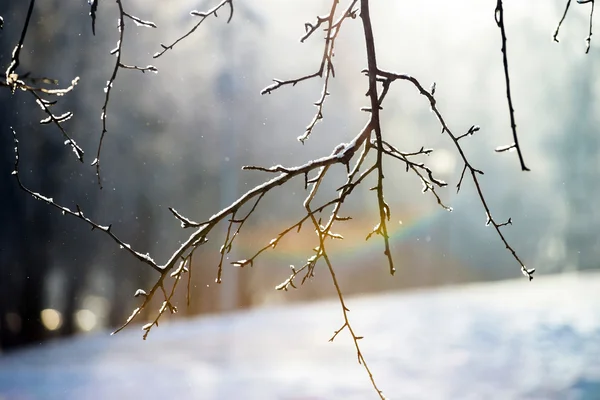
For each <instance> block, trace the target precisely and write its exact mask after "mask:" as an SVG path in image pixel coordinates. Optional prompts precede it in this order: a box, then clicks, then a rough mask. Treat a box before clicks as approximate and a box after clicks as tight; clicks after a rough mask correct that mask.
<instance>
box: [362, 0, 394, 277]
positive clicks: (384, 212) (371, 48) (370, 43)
mask: <svg viewBox="0 0 600 400" xmlns="http://www.w3.org/2000/svg"><path fill="white" fill-rule="evenodd" d="M360 17H361V19H362V22H363V29H364V33H365V43H366V47H367V66H368V76H369V90H368V91H367V95H368V96H369V99H370V102H371V121H372V126H373V131H374V132H375V138H376V139H377V142H378V143H382V141H383V140H382V137H381V122H380V121H379V109H380V103H379V98H378V94H377V72H378V68H377V57H376V54H375V39H374V38H373V28H372V26H371V16H370V13H369V0H361V2H360ZM376 165H377V202H378V205H379V230H380V234H381V236H382V237H383V242H384V246H385V250H384V252H383V254H385V256H386V257H387V260H388V264H389V269H390V274H392V275H394V273H395V272H396V268H395V267H394V260H393V259H392V253H391V251H390V240H389V235H388V231H387V224H386V220H387V221H389V219H390V211H389V206H388V205H387V203H386V202H385V199H384V195H383V178H384V176H383V147H381V146H379V147H378V148H377V161H376Z"/></svg>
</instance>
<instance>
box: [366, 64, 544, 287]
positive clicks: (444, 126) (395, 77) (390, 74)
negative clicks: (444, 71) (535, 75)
mask: <svg viewBox="0 0 600 400" xmlns="http://www.w3.org/2000/svg"><path fill="white" fill-rule="evenodd" d="M378 74H379V75H380V76H381V77H383V78H386V79H390V80H406V81H409V82H410V83H412V84H413V85H414V86H415V87H416V88H417V90H418V91H419V93H420V94H422V95H423V96H425V97H426V98H427V100H428V101H429V105H430V107H431V110H432V111H433V113H434V114H435V116H436V118H437V120H438V122H439V123H440V125H441V127H442V133H446V134H447V135H448V136H449V137H450V139H451V140H452V142H453V143H454V145H455V147H456V150H457V151H458V153H459V154H460V156H461V158H462V161H463V163H464V168H463V171H462V173H461V177H460V180H459V181H458V184H457V190H460V187H461V184H462V182H463V178H464V176H465V173H466V171H468V172H469V174H470V175H471V178H472V181H473V184H474V185H475V188H476V189H477V194H478V197H479V200H480V202H481V204H482V205H483V208H484V210H485V214H486V218H487V220H486V225H490V224H491V225H492V226H493V227H494V229H495V230H496V233H497V234H498V236H499V237H500V240H501V241H502V243H503V244H504V246H505V247H506V249H507V250H508V251H509V252H510V253H511V255H512V256H513V258H514V259H515V260H516V261H517V263H518V264H519V266H520V267H521V272H522V273H523V275H525V276H526V277H528V278H529V280H532V279H533V273H534V272H535V268H527V267H525V264H524V263H523V261H521V258H520V257H519V256H518V255H517V253H516V251H515V250H514V248H513V247H512V246H511V245H510V244H509V243H508V241H507V240H506V237H505V236H504V234H503V233H502V230H501V229H500V228H502V227H504V226H505V225H506V223H498V222H496V220H495V219H494V218H493V217H492V213H491V211H490V208H489V205H488V203H487V200H486V198H485V196H484V194H483V191H482V189H481V185H480V183H479V179H478V175H483V172H482V171H481V170H479V169H477V168H475V167H473V165H472V164H471V163H470V161H469V159H468V158H467V156H466V154H465V152H464V150H463V148H462V146H461V145H460V142H459V140H460V138H461V137H464V135H462V136H456V135H454V134H453V133H452V131H451V130H450V128H449V127H448V125H447V124H446V121H445V120H444V117H443V116H442V114H441V113H440V111H439V110H438V107H437V104H436V100H435V97H434V96H433V95H432V94H431V93H430V92H428V91H427V90H426V89H425V88H424V87H423V85H421V83H420V82H419V81H418V80H417V79H416V78H414V77H412V76H410V75H403V74H395V73H393V72H387V71H382V70H379V72H378ZM472 129H474V128H473V127H472V128H471V129H470V130H472ZM511 221H512V220H511Z"/></svg>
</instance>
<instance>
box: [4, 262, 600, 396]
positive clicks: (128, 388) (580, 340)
mask: <svg viewBox="0 0 600 400" xmlns="http://www.w3.org/2000/svg"><path fill="white" fill-rule="evenodd" d="M348 304H349V307H350V309H351V312H350V316H351V318H352V320H351V321H352V323H353V324H354V327H355V329H356V331H357V333H358V334H359V335H364V336H365V338H364V339H363V340H362V341H361V343H362V350H363V352H364V355H365V357H366V358H367V361H368V363H369V365H370V367H371V368H372V371H373V373H374V375H375V378H376V380H377V382H378V384H379V385H380V387H381V389H382V390H383V391H384V394H385V395H386V396H387V397H388V398H390V399H428V400H431V399H502V400H507V399H561V400H562V399H589V400H592V399H600V274H591V273H587V274H569V275H557V276H550V277H537V278H536V279H534V280H533V281H532V282H527V280H526V279H521V280H518V281H510V282H500V283H491V284H489V283H488V284H477V285H470V286H462V287H454V288H444V289H437V290H432V291H420V292H412V293H404V294H385V295H378V296H371V297H362V298H350V299H348ZM341 325H342V316H341V311H340V307H339V305H338V304H337V303H336V302H334V301H331V302H322V303H314V304H310V305H302V306H286V307H280V308H271V309H261V310H256V311H250V312H244V313H238V314H232V315H228V316H220V317H210V318H198V319H195V320H191V321H185V322H176V323H169V324H164V325H161V326H160V327H158V328H156V327H155V328H154V329H153V331H152V332H151V333H150V337H149V339H148V340H147V341H142V339H141V336H142V331H141V329H139V327H136V329H132V330H129V331H126V332H122V333H119V334H117V335H115V336H109V335H108V334H105V333H102V334H99V335H95V336H93V337H90V336H87V337H79V338H76V339H73V340H69V341H64V342H57V343H53V344H50V345H45V346H40V347H39V348H35V349H28V350H25V351H21V352H16V353H12V354H10V355H6V356H4V357H0V399H2V400H4V399H7V400H8V399H10V400H13V399H20V400H25V399H44V400H46V399H61V400H68V399H73V400H75V399H76V400H80V399H139V400H142V399H143V400H151V399H256V400H259V399H260V400H268V399H281V400H322V399H361V400H362V399H376V398H378V397H377V395H376V393H375V392H374V390H373V388H372V387H371V386H370V383H369V379H368V377H367V374H366V373H365V371H364V369H363V368H362V367H361V366H360V365H358V364H357V361H356V353H355V351H354V348H353V345H352V342H351V340H350V338H349V336H348V333H347V332H343V333H341V334H340V335H339V336H338V338H337V339H336V340H335V342H334V343H330V342H328V339H329V338H330V336H331V335H332V333H333V331H334V330H335V329H337V328H339V327H340V326H341Z"/></svg>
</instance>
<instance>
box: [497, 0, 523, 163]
mask: <svg viewBox="0 0 600 400" xmlns="http://www.w3.org/2000/svg"><path fill="white" fill-rule="evenodd" d="M494 17H495V19H496V24H497V25H498V27H499V28H500V35H501V37H502V64H503V66H504V79H505V81H506V100H507V101H508V113H509V115H510V128H511V129H512V134H513V144H512V145H511V146H512V148H514V149H515V150H517V154H518V156H519V162H520V163H521V170H522V171H530V169H529V168H527V166H526V165H525V160H524V159H523V153H522V151H521V146H519V138H518V136H517V124H516V122H515V110H514V107H513V103H512V96H511V93H510V76H509V74H508V55H507V50H506V30H505V28H504V8H503V5H502V0H497V3H496V10H495V12H494Z"/></svg>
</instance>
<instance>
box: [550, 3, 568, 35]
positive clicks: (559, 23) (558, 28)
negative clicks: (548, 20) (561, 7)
mask: <svg viewBox="0 0 600 400" xmlns="http://www.w3.org/2000/svg"><path fill="white" fill-rule="evenodd" d="M570 6H571V0H567V4H566V6H565V11H564V12H563V15H562V17H561V18H560V21H558V25H557V26H556V30H555V31H554V35H552V39H553V40H554V41H555V42H556V43H558V31H559V30H560V27H561V26H562V24H563V22H564V21H565V18H566V17H567V13H568V12H569V7H570Z"/></svg>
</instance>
